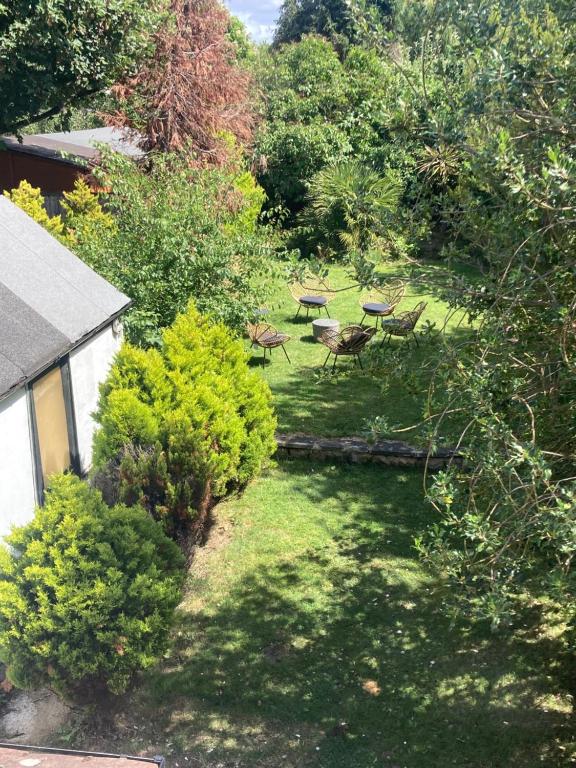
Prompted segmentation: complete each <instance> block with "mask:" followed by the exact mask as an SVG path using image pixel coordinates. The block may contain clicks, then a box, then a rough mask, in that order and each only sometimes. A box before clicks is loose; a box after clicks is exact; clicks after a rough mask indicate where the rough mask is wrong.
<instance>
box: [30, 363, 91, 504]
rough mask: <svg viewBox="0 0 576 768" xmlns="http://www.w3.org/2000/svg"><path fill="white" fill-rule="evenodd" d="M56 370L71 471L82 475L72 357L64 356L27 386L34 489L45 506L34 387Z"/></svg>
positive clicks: (40, 502)
mask: <svg viewBox="0 0 576 768" xmlns="http://www.w3.org/2000/svg"><path fill="white" fill-rule="evenodd" d="M56 368H59V369H60V378H61V381H62V392H63V396H64V411H65V414H66V428H67V432H68V450H69V453H70V467H69V470H71V471H72V472H74V474H76V475H79V476H80V475H81V474H82V468H81V465H80V451H79V449H78V431H77V427H76V410H75V408H74V393H73V391H72V375H71V373H70V356H69V355H64V357H61V358H60V359H59V360H57V361H56V362H55V363H53V364H52V365H50V366H49V367H47V368H45V369H44V370H43V371H42V373H40V374H38V375H37V376H35V377H34V378H33V379H31V380H30V381H29V382H28V383H27V384H26V394H27V398H28V413H29V414H30V430H31V447H32V463H33V468H34V489H35V491H36V500H37V502H38V504H40V505H42V504H44V496H45V491H46V488H45V483H44V473H43V471H42V459H41V454H40V438H39V435H38V424H37V421H36V406H35V403H34V391H33V387H34V384H36V383H37V382H38V381H40V380H41V379H43V378H44V377H45V376H47V375H48V374H49V373H51V372H52V371H54V370H55V369H56Z"/></svg>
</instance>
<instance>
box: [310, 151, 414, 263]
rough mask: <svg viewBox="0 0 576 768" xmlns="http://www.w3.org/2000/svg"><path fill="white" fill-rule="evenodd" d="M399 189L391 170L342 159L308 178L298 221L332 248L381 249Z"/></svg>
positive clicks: (384, 244) (394, 209)
mask: <svg viewBox="0 0 576 768" xmlns="http://www.w3.org/2000/svg"><path fill="white" fill-rule="evenodd" d="M401 192H402V187H401V185H400V183H399V181H398V179H397V178H395V177H394V175H393V174H390V173H389V174H387V175H386V176H381V175H380V174H379V173H377V172H376V171H374V170H373V169H371V168H368V167H366V166H364V165H362V163H360V162H358V161H357V160H346V161H344V162H340V163H336V164H335V165H331V166H328V167H327V168H324V169H322V170H321V171H319V172H318V173H317V174H316V175H315V176H314V177H313V178H312V181H311V182H310V186H309V189H308V194H307V202H308V206H307V208H305V209H304V211H303V213H302V221H303V222H304V224H305V225H307V226H308V227H310V228H311V229H312V232H313V233H314V236H315V237H316V238H319V239H320V240H321V242H322V244H323V245H329V246H330V247H331V248H333V249H334V250H335V251H336V252H338V251H342V250H344V251H345V252H348V253H350V252H356V251H360V252H365V251H367V250H368V249H377V250H382V249H383V248H385V247H386V240H387V234H388V230H389V229H390V228H391V226H392V221H393V215H394V213H395V212H396V209H397V207H398V202H399V199H400V194H401Z"/></svg>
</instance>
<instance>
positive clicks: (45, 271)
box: [0, 197, 130, 398]
mask: <svg viewBox="0 0 576 768" xmlns="http://www.w3.org/2000/svg"><path fill="white" fill-rule="evenodd" d="M129 304H130V299H128V297H127V296H125V295H124V294H123V293H120V291H118V290H116V288H114V287H113V286H112V285H110V283H108V282H107V281H106V280H104V278H102V277H100V275H97V274H96V272H94V271H93V270H91V269H90V268H89V267H88V266H86V264H84V262H83V261H81V260H80V259H79V258H78V257H77V256H75V255H74V254H73V253H72V252H71V251H69V250H68V249H67V248H65V247H64V246H63V245H62V244H61V243H60V242H59V241H58V240H56V239H55V238H54V237H52V235H50V234H49V233H48V232H47V231H46V230H45V229H44V228H43V227H41V226H40V225H39V224H37V223H36V222H35V221H33V220H32V219H31V218H30V217H29V216H27V215H26V214H25V213H24V212H23V211H22V210H20V208H18V207H17V206H16V205H14V204H13V203H11V202H10V200H8V199H7V198H6V197H0V398H2V397H4V396H5V395H7V394H8V393H9V392H10V391H11V390H13V389H14V388H16V387H18V386H20V385H22V384H23V383H24V382H26V381H27V380H29V379H31V378H33V377H34V376H35V375H36V374H38V373H40V372H41V371H42V370H43V369H44V368H46V367H47V366H49V365H50V364H51V363H53V362H55V361H56V360H58V359H59V358H60V357H62V356H63V355H64V354H66V353H67V352H68V351H70V350H71V349H73V348H74V347H75V346H77V345H78V344H79V343H81V342H82V340H83V339H85V338H87V337H88V336H90V335H92V334H94V333H95V332H96V331H98V330H100V328H104V327H105V326H106V325H108V324H109V323H111V322H112V320H113V319H114V318H115V317H117V316H118V315H119V314H120V313H121V312H123V311H124V310H125V309H126V308H127V307H128V306H129Z"/></svg>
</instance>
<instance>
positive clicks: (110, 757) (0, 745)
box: [0, 741, 165, 768]
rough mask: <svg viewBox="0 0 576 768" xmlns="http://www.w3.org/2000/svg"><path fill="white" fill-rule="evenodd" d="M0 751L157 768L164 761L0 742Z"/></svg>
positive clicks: (157, 756) (161, 758)
mask: <svg viewBox="0 0 576 768" xmlns="http://www.w3.org/2000/svg"><path fill="white" fill-rule="evenodd" d="M0 748H1V749H14V750H15V751H21V752H39V753H44V754H47V755H68V756H70V757H74V756H78V757H101V758H103V759H106V760H119V759H121V758H123V759H124V760H134V761H139V762H141V763H151V764H152V765H157V766H158V768H164V766H165V760H164V758H163V757H162V756H160V755H156V756H155V757H138V756H137V755H121V754H115V753H113V752H85V751H83V750H80V749H58V748H56V747H36V746H32V745H30V744H12V743H10V742H3V741H0Z"/></svg>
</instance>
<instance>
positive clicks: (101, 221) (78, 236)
mask: <svg viewBox="0 0 576 768" xmlns="http://www.w3.org/2000/svg"><path fill="white" fill-rule="evenodd" d="M4 195H5V196H6V197H7V198H8V199H9V200H11V201H12V202H13V203H14V204H15V205H17V206H18V207H19V208H21V209H22V210H23V211H24V213H27V214H28V216H30V217H31V218H33V219H34V221H37V222H38V224H41V225H42V226H43V227H44V229H46V230H48V232H50V234H51V235H54V237H57V238H58V240H60V241H61V242H62V243H63V244H64V245H66V246H67V247H68V248H76V247H78V246H79V244H80V243H82V242H91V241H92V239H93V238H95V237H99V236H100V235H101V233H103V232H110V233H111V232H113V231H114V218H113V217H112V216H111V214H109V213H105V212H104V210H103V209H102V206H101V205H100V202H99V199H98V195H97V194H96V193H95V192H92V190H91V189H90V187H89V186H88V184H87V183H86V182H85V181H84V179H82V178H79V179H76V181H75V182H74V189H73V190H72V191H70V192H64V196H63V200H62V209H63V210H64V219H63V218H62V216H59V215H58V216H49V215H48V213H47V211H46V208H45V207H44V198H43V197H42V193H41V191H40V189H39V188H38V187H33V186H32V185H31V184H29V183H28V182H27V181H21V182H20V184H19V186H18V187H17V188H16V189H13V190H11V191H10V192H4Z"/></svg>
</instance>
